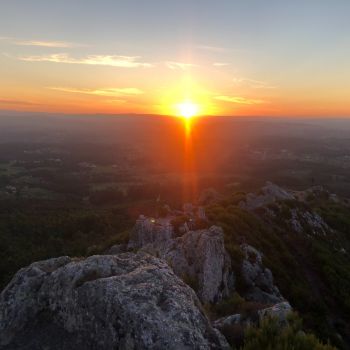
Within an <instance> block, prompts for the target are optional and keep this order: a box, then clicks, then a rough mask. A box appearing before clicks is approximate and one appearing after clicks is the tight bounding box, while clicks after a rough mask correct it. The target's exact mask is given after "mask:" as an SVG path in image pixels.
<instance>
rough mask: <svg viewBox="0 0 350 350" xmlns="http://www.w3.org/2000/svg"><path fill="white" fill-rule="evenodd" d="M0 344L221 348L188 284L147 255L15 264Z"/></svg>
mask: <svg viewBox="0 0 350 350" xmlns="http://www.w3.org/2000/svg"><path fill="white" fill-rule="evenodd" d="M0 348H1V349H4V350H6V349H33V350H34V349H53V350H55V349H68V350H69V349H74V350H80V349H81V350H83V349H84V350H85V349H128V350H129V349H135V350H136V349H227V348H228V345H227V343H226V341H225V339H224V338H223V336H222V335H221V334H220V333H219V332H218V331H217V330H215V329H213V328H212V327H211V326H210V323H209V321H208V319H207V318H206V316H205V315H204V313H203V312H202V310H201V306H200V302H199V300H198V298H197V296H196V295H195V293H194V292H193V290H192V289H191V288H189V287H188V286H187V285H186V284H185V283H184V282H182V281H181V280H180V279H179V278H178V277H177V276H176V275H175V274H174V273H173V271H172V270H171V269H170V268H169V267H168V265H167V264H166V263H165V262H163V261H161V260H159V259H157V258H155V257H152V256H150V255H147V254H143V253H138V254H133V253H124V254H119V255H115V256H110V255H105V256H92V257H89V258H87V259H84V260H74V259H71V258H68V257H61V258H57V259H50V260H47V261H41V262H36V263H33V264H32V265H30V266H29V267H27V268H24V269H21V270H20V271H19V272H17V274H16V275H15V276H14V278H13V279H12V281H11V282H10V284H9V285H8V286H7V287H6V289H5V290H4V291H3V292H2V293H1V295H0Z"/></svg>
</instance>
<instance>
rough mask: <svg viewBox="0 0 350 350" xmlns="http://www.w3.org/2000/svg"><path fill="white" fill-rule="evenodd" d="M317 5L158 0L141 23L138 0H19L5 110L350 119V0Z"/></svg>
mask: <svg viewBox="0 0 350 350" xmlns="http://www.w3.org/2000/svg"><path fill="white" fill-rule="evenodd" d="M78 3H80V7H79V6H78V5H79V4H78ZM156 3H157V4H156ZM313 3H314V0H310V3H308V4H305V2H299V1H296V2H295V4H294V3H293V4H288V6H287V7H286V6H284V5H283V6H282V4H277V3H276V2H274V1H267V2H265V3H264V6H262V4H261V2H259V1H256V0H254V1H252V4H250V6H248V5H247V4H242V3H241V2H238V1H228V0H223V1H222V3H221V7H219V6H218V5H217V4H216V5H215V4H213V2H209V1H206V0H205V1H203V3H202V6H201V8H200V10H199V8H198V3H197V2H194V1H192V0H191V1H186V2H184V1H182V0H181V1H179V2H178V3H176V4H175V3H174V4H171V5H169V4H168V5H167V6H165V5H164V2H160V1H158V0H156V1H155V3H154V5H153V6H150V7H145V6H144V5H141V4H140V3H138V4H139V6H138V10H139V11H138V12H137V21H136V19H135V16H136V14H135V12H134V8H135V7H133V6H132V4H131V3H130V4H128V5H126V4H125V5H124V6H123V7H120V6H118V5H117V4H116V3H114V2H110V1H105V0H103V1H101V2H99V3H98V4H97V3H96V4H92V3H91V4H90V3H86V2H84V1H81V0H78V1H77V2H76V3H74V5H71V3H70V2H67V1H62V2H60V3H57V4H56V3H55V4H52V3H50V4H48V3H47V2H42V1H39V2H34V1H28V2H26V3H25V4H26V5H24V4H23V2H21V1H17V0H14V1H13V2H11V3H8V4H7V5H3V6H2V7H3V8H2V11H1V14H0V77H1V79H0V109H2V110H20V111H42V112H64V113H111V114H118V113H141V114H170V115H176V114H177V113H178V110H177V108H176V106H177V105H178V104H179V103H181V102H183V101H192V102H193V103H195V104H197V105H198V112H199V114H203V115H242V116H244V115H251V116H259V115H261V116H337V117H339V116H350V98H349V96H350V59H349V58H350V49H349V47H350V44H349V42H348V38H349V37H350V25H349V21H348V18H347V16H345V15H344V14H345V13H349V12H348V11H347V10H350V6H349V2H345V1H344V2H343V1H341V0H340V1H339V4H338V6H337V7H335V6H329V2H326V1H323V0H321V1H317V2H315V3H314V4H313ZM315 4H317V6H315ZM29 5H30V6H29ZM83 5H84V11H81V9H82V7H81V6H83ZM69 6H70V7H69ZM68 8H69V11H68V12H67V9H68ZM184 8H186V11H185V12H184ZM135 21H136V22H135ZM151 23H157V25H151Z"/></svg>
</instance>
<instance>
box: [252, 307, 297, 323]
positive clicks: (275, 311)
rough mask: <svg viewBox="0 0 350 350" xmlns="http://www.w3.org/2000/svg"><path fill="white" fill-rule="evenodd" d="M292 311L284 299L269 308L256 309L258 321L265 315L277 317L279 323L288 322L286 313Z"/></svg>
mask: <svg viewBox="0 0 350 350" xmlns="http://www.w3.org/2000/svg"><path fill="white" fill-rule="evenodd" d="M292 311H293V309H292V307H291V306H290V304H289V303H288V302H287V301H285V302H282V303H278V304H275V305H273V306H271V307H269V308H266V309H262V310H259V311H258V314H259V319H260V321H261V320H263V319H264V318H266V317H273V318H277V320H278V322H279V323H280V324H287V323H288V315H289V314H290V313H291V312H292Z"/></svg>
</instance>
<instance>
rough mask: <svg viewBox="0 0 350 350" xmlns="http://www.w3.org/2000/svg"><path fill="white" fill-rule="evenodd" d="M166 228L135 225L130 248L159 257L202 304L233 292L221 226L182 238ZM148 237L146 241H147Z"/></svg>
mask: <svg viewBox="0 0 350 350" xmlns="http://www.w3.org/2000/svg"><path fill="white" fill-rule="evenodd" d="M169 232H171V230H170V229H169V228H168V225H164V232H163V231H162V226H161V225H159V224H158V225H156V224H155V225H154V226H153V227H152V226H149V225H148V226H145V225H143V224H142V223H140V221H138V222H137V223H136V226H135V229H134V233H133V235H132V239H131V241H130V243H129V247H133V248H134V247H137V248H142V251H145V252H148V253H149V254H152V255H155V256H157V257H160V258H162V259H164V260H165V261H167V262H168V264H169V265H170V266H171V267H172V268H173V270H174V272H175V273H176V274H177V275H178V276H179V277H181V278H182V279H184V280H185V281H186V282H187V283H188V284H190V285H191V286H192V287H193V288H194V289H195V290H196V292H197V295H198V296H199V298H200V299H201V301H203V302H205V303H206V302H216V301H218V300H221V299H222V298H223V297H225V296H228V295H229V293H230V290H232V289H233V285H234V276H233V273H232V271H231V260H230V257H229V255H228V254H227V252H226V250H225V245H224V234H223V231H222V229H221V228H220V227H217V226H212V227H211V228H209V229H205V230H196V231H189V232H187V233H185V234H184V235H183V236H181V237H171V236H170V234H169ZM145 237H146V238H145Z"/></svg>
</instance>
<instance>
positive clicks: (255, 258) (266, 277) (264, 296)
mask: <svg viewBox="0 0 350 350" xmlns="http://www.w3.org/2000/svg"><path fill="white" fill-rule="evenodd" d="M241 249H242V251H243V252H244V255H245V258H244V260H243V263H242V277H243V279H244V281H245V283H246V285H247V287H248V291H247V293H246V294H245V297H246V298H247V299H248V300H253V301H257V302H261V303H271V304H274V303H278V302H281V301H283V300H284V298H283V297H282V295H281V293H280V291H279V290H278V288H277V287H276V286H275V285H274V282H273V276H272V272H271V271H270V270H269V269H267V268H265V267H264V266H263V263H262V254H261V253H260V252H259V251H258V250H257V249H255V248H254V247H252V246H250V245H248V244H243V245H242V246H241Z"/></svg>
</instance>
